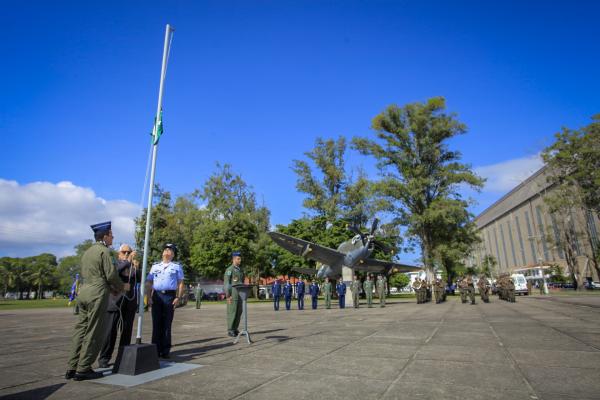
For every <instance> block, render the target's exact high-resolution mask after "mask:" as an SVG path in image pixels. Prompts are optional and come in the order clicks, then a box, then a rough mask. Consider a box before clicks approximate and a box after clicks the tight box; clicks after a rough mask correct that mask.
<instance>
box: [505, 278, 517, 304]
mask: <svg viewBox="0 0 600 400" xmlns="http://www.w3.org/2000/svg"><path fill="white" fill-rule="evenodd" d="M506 289H507V290H506V292H507V297H508V301H509V302H511V303H514V302H515V301H516V299H515V283H514V282H513V280H512V278H511V277H508V279H507V280H506Z"/></svg>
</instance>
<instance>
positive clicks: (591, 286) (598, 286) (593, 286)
mask: <svg viewBox="0 0 600 400" xmlns="http://www.w3.org/2000/svg"><path fill="white" fill-rule="evenodd" d="M584 286H585V288H586V289H588V290H600V282H586V283H585V284H584Z"/></svg>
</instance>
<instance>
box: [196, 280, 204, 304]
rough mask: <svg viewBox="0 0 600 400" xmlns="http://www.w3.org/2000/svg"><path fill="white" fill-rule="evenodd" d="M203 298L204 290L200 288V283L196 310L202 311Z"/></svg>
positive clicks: (197, 289)
mask: <svg viewBox="0 0 600 400" xmlns="http://www.w3.org/2000/svg"><path fill="white" fill-rule="evenodd" d="M202 296H204V289H202V286H200V283H198V284H197V285H196V310H198V309H200V306H201V305H202Z"/></svg>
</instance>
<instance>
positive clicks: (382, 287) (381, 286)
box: [377, 274, 387, 307]
mask: <svg viewBox="0 0 600 400" xmlns="http://www.w3.org/2000/svg"><path fill="white" fill-rule="evenodd" d="M386 294H387V282H386V281H385V279H383V275H381V274H379V275H378V276H377V295H378V296H379V307H385V296H386Z"/></svg>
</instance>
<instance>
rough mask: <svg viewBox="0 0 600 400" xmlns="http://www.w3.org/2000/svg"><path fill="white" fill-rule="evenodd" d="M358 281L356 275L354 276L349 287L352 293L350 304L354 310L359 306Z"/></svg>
mask: <svg viewBox="0 0 600 400" xmlns="http://www.w3.org/2000/svg"><path fill="white" fill-rule="evenodd" d="M361 286H362V285H361V284H360V280H359V279H358V275H354V280H353V281H352V284H351V285H350V291H351V292H352V304H353V305H354V308H358V307H359V305H360V287H361Z"/></svg>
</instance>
